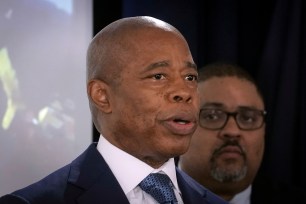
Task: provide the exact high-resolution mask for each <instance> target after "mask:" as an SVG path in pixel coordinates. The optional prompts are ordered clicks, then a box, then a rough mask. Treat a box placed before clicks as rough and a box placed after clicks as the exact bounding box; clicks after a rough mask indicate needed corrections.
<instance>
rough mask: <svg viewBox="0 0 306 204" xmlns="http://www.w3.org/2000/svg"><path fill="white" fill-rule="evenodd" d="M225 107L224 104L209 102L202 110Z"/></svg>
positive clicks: (202, 106)
mask: <svg viewBox="0 0 306 204" xmlns="http://www.w3.org/2000/svg"><path fill="white" fill-rule="evenodd" d="M222 107H224V105H223V104H222V103H216V102H209V103H205V104H203V105H201V108H222Z"/></svg>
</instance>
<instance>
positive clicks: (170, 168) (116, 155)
mask: <svg viewBox="0 0 306 204" xmlns="http://www.w3.org/2000/svg"><path fill="white" fill-rule="evenodd" d="M97 149H98V151H99V152H100V154H101V155H102V156H103V158H104V160H105V161H106V163H107V164H108V166H109V167H110V169H111V171H112V172H113V174H114V175H115V177H116V179H117V180H118V182H119V184H120V186H121V188H122V189H123V191H124V193H125V194H127V193H128V192H130V191H131V190H133V189H134V188H135V187H136V186H137V185H138V184H139V183H140V182H141V181H142V180H143V179H144V178H145V177H147V176H148V175H149V174H150V173H157V172H160V171H162V172H163V173H165V174H167V175H168V176H169V177H170V179H171V181H172V183H173V185H174V187H175V188H176V189H177V190H178V191H179V187H178V183H177V179H176V170H175V163H174V159H173V158H171V159H169V160H168V161H167V162H166V163H164V164H163V165H162V166H161V167H160V168H158V169H154V168H152V167H151V166H149V165H148V164H146V163H144V162H143V161H141V160H139V159H137V158H136V157H134V156H132V155H130V154H128V153H126V152H124V151H123V150H121V149H119V148H117V147H116V146H114V145H112V144H111V143H110V142H109V141H107V140H106V139H105V138H104V137H103V136H102V135H100V138H99V141H98V145H97Z"/></svg>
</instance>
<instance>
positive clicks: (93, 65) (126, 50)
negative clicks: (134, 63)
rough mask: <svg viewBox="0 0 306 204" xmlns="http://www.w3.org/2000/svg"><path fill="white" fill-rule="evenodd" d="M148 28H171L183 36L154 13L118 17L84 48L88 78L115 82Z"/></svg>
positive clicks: (173, 31)
mask: <svg viewBox="0 0 306 204" xmlns="http://www.w3.org/2000/svg"><path fill="white" fill-rule="evenodd" d="M149 30H151V31H153V30H156V32H160V31H164V32H172V33H175V34H176V35H178V36H180V37H181V38H183V36H182V35H181V34H180V32H179V31H178V30H177V29H176V28H175V27H173V26H172V25H170V24H168V23H166V22H164V21H161V20H159V19H156V18H153V17H149V16H137V17H128V18H122V19H119V20H117V21H115V22H113V23H111V24H109V25H108V26H106V27H105V28H103V29H102V30H101V31H100V32H99V33H98V34H97V35H96V36H95V37H94V38H93V40H92V42H91V43H90V45H89V48H88V52H87V82H88V81H89V80H91V79H100V80H103V81H105V82H106V83H111V82H115V81H116V79H118V78H119V77H120V71H121V69H122V68H123V67H124V65H125V63H126V62H127V60H130V57H135V55H134V54H135V53H134V51H137V44H138V43H139V41H140V40H141V39H142V37H141V36H142V35H144V33H145V32H147V31H149ZM146 40H147V39H146ZM134 49H136V50H134Z"/></svg>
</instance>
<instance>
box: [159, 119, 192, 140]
mask: <svg viewBox="0 0 306 204" xmlns="http://www.w3.org/2000/svg"><path fill="white" fill-rule="evenodd" d="M164 126H165V127H166V128H167V129H168V130H169V131H170V132H172V133H173V134H176V135H190V134H192V133H193V132H194V131H195V129H196V123H195V122H193V120H192V119H191V117H187V116H185V117H177V116H176V117H173V118H169V119H168V120H166V121H164Z"/></svg>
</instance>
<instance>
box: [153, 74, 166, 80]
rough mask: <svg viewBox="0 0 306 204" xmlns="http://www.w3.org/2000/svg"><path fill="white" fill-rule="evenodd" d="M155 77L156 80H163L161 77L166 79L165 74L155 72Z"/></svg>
mask: <svg viewBox="0 0 306 204" xmlns="http://www.w3.org/2000/svg"><path fill="white" fill-rule="evenodd" d="M153 78H154V79H156V80H161V79H164V78H165V76H164V75H163V74H155V75H154V76H153Z"/></svg>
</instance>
